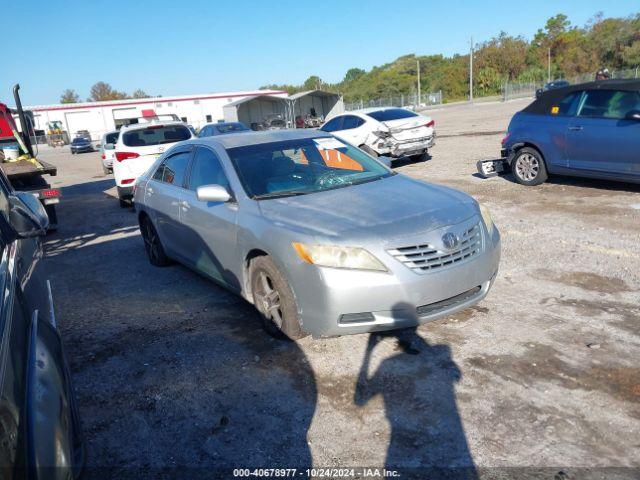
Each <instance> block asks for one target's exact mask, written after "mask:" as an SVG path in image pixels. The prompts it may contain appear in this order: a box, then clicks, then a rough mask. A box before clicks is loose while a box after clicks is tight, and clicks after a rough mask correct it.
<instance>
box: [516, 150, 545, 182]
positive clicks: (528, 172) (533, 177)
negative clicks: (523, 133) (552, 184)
mask: <svg viewBox="0 0 640 480" xmlns="http://www.w3.org/2000/svg"><path fill="white" fill-rule="evenodd" d="M511 171H512V172H513V176H514V178H515V179H516V182H518V183H519V184H521V185H527V186H535V185H540V184H541V183H544V182H546V181H547V178H549V175H548V174H547V167H546V165H545V164H544V159H543V158H542V155H541V154H540V152H539V151H538V150H536V149H535V148H531V147H524V148H521V149H520V150H518V152H517V153H516V156H515V158H514V159H513V161H512V162H511Z"/></svg>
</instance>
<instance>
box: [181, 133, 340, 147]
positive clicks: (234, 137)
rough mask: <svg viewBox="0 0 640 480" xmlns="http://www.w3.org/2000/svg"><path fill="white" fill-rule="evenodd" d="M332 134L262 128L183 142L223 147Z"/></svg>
mask: <svg viewBox="0 0 640 480" xmlns="http://www.w3.org/2000/svg"><path fill="white" fill-rule="evenodd" d="M331 136H332V135H330V134H328V133H326V132H323V131H321V130H316V129H297V130H263V131H259V132H245V133H229V134H226V135H219V136H214V137H203V138H198V139H193V140H187V141H186V142H185V143H197V144H203V143H204V144H207V143H208V144H218V145H220V146H221V147H222V148H224V149H229V148H235V147H245V146H249V145H260V144H262V143H272V142H283V141H287V140H304V139H308V138H319V137H331Z"/></svg>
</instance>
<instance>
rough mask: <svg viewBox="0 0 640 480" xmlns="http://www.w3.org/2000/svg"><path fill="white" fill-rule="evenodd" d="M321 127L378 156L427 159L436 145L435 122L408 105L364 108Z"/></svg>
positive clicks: (343, 115) (334, 119) (342, 115)
mask: <svg viewBox="0 0 640 480" xmlns="http://www.w3.org/2000/svg"><path fill="white" fill-rule="evenodd" d="M320 130H323V131H325V132H330V133H332V134H333V135H335V136H336V137H338V138H340V139H342V140H344V141H345V142H349V143H350V144H352V145H355V146H356V147H360V148H361V149H362V150H364V151H365V152H367V153H369V154H370V155H373V156H374V157H377V156H379V155H385V156H389V157H392V158H400V157H405V156H414V155H415V156H420V157H421V159H423V160H426V159H427V158H428V156H427V152H428V150H429V148H431V147H432V146H433V145H435V139H436V132H435V122H434V121H433V120H432V119H431V118H430V117H427V116H424V115H420V114H418V113H415V112H412V111H411V110H407V109H405V108H397V107H384V108H365V109H363V110H355V111H353V112H347V113H343V114H341V115H338V116H336V117H333V118H332V119H331V120H329V121H328V122H327V123H325V124H324V125H323V126H322V127H321V128H320Z"/></svg>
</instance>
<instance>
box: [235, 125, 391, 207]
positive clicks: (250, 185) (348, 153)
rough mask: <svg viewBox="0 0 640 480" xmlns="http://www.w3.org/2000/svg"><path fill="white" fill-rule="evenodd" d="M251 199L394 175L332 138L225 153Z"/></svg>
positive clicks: (294, 141)
mask: <svg viewBox="0 0 640 480" xmlns="http://www.w3.org/2000/svg"><path fill="white" fill-rule="evenodd" d="M228 153H229V156H230V157H231V161H232V162H233V165H234V167H235V169H236V171H237V172H238V177H239V178H240V181H241V182H242V185H243V187H244V189H245V191H246V192H247V195H249V196H250V197H251V198H254V199H265V198H276V197H285V196H291V195H304V194H308V193H313V192H319V191H322V190H330V189H334V188H341V187H347V186H349V185H355V184H358V183H365V182H371V181H375V180H378V179H380V178H383V177H386V176H390V175H393V172H391V171H389V170H387V168H385V167H384V166H383V165H381V164H380V163H379V162H377V161H376V160H374V159H373V158H371V157H370V156H369V155H367V154H366V153H364V152H363V151H361V150H360V149H358V148H355V147H352V146H349V145H346V144H344V143H342V142H341V141H339V140H337V139H335V138H306V139H298V140H287V141H282V142H273V143H263V144H259V145H250V146H246V147H236V148H231V149H229V150H228Z"/></svg>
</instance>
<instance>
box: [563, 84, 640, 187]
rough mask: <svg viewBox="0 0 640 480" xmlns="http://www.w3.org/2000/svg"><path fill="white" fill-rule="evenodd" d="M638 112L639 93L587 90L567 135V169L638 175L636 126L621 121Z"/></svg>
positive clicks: (639, 159) (639, 157)
mask: <svg viewBox="0 0 640 480" xmlns="http://www.w3.org/2000/svg"><path fill="white" fill-rule="evenodd" d="M638 109H640V93H639V92H634V91H621V90H589V91H586V92H585V95H584V98H583V99H582V101H581V102H580V106H579V108H578V112H577V115H576V116H575V117H573V119H572V121H571V122H570V125H569V128H568V132H567V158H568V162H569V167H570V168H571V169H575V170H580V171H585V172H596V173H597V172H601V173H611V174H621V175H624V176H626V175H630V174H632V173H633V172H635V173H636V174H640V168H639V166H638V165H639V164H640V153H638V152H640V122H638V121H635V120H629V119H626V118H625V117H626V116H627V114H628V113H629V112H630V111H631V110H638Z"/></svg>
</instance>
